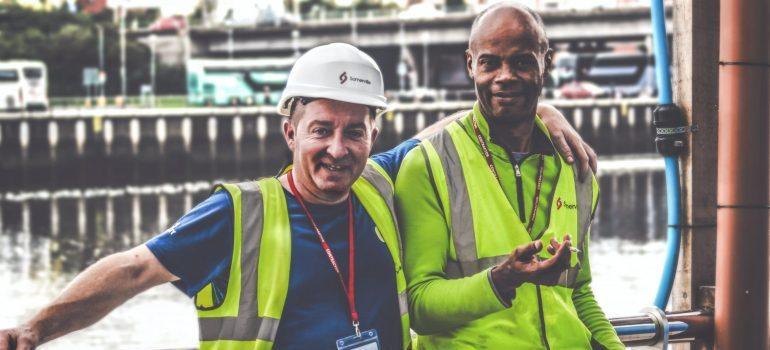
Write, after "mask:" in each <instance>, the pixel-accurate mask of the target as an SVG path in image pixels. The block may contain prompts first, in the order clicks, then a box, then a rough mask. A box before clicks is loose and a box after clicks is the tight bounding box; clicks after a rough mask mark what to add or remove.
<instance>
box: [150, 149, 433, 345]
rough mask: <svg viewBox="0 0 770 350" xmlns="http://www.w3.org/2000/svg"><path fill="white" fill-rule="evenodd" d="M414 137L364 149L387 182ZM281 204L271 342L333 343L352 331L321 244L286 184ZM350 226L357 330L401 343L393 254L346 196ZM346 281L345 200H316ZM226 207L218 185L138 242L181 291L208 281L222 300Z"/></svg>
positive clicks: (228, 224)
mask: <svg viewBox="0 0 770 350" xmlns="http://www.w3.org/2000/svg"><path fill="white" fill-rule="evenodd" d="M417 144H418V141H417V140H408V141H405V142H403V143H401V144H400V145H398V146H396V147H395V148H393V149H391V150H390V151H387V152H384V153H380V154H377V155H374V156H372V160H374V161H375V162H377V163H378V164H379V165H380V166H382V167H383V169H385V171H386V172H387V173H388V174H389V175H390V176H391V178H392V179H393V180H394V181H395V178H396V175H397V172H398V168H399V167H400V165H401V161H402V160H403V159H404V157H405V156H406V154H407V153H408V152H409V150H411V149H412V148H413V147H414V146H416V145H417ZM284 192H285V195H286V204H287V209H288V212H289V219H290V225H291V231H292V242H291V252H292V254H291V255H292V259H291V266H290V273H289V290H288V293H287V296H286V303H285V306H284V310H283V314H282V315H281V323H280V326H279V328H278V333H277V335H276V342H275V344H274V349H319V348H321V349H324V348H328V349H334V348H335V343H334V342H335V340H337V339H339V338H342V337H345V336H349V335H351V334H352V333H353V328H352V326H351V321H350V313H349V310H348V306H347V299H346V297H345V294H344V292H343V291H342V288H341V286H340V284H339V279H338V278H337V275H336V274H335V273H334V270H332V267H331V265H330V263H329V260H328V259H327V258H326V255H325V254H324V253H323V250H322V249H321V246H320V243H319V242H318V238H317V237H316V234H315V232H314V231H313V229H312V227H311V225H310V221H309V220H308V219H307V217H306V216H305V213H304V211H302V208H301V207H300V206H299V204H298V202H297V201H296V200H295V198H294V197H293V196H292V195H291V193H289V192H288V191H284ZM352 200H353V210H354V220H355V232H356V243H355V245H356V286H355V290H356V309H357V311H358V313H359V318H360V321H361V329H362V330H366V329H376V330H377V332H378V333H379V337H380V342H381V346H382V348H383V349H397V348H400V347H401V339H402V338H401V322H400V316H399V311H398V299H397V288H396V281H395V275H394V267H393V260H392V258H391V257H390V253H389V252H388V250H387V246H386V245H385V243H384V242H383V241H382V240H381V239H380V238H379V237H378V234H377V233H376V232H375V225H374V222H373V221H372V218H371V217H370V216H369V214H368V213H367V212H366V210H365V209H364V207H363V206H362V205H361V203H360V201H358V199H357V198H356V197H355V196H353V199H352ZM308 209H309V210H310V212H311V214H312V215H313V219H314V220H315V221H316V223H317V224H318V226H319V229H320V230H321V232H322V233H323V234H324V237H325V239H326V240H327V242H328V243H329V245H330V247H331V249H332V252H333V253H334V256H335V258H336V259H337V263H338V264H339V267H340V270H341V272H342V274H343V276H344V277H345V281H346V282H347V275H348V235H347V232H348V231H347V228H348V215H347V202H343V203H341V204H339V205H334V206H324V205H312V204H309V203H308ZM232 244H233V243H232V206H231V203H230V198H229V194H228V193H227V192H226V191H220V192H217V193H215V194H213V195H211V196H210V197H209V198H208V199H206V200H205V201H203V202H202V203H200V204H199V205H197V206H196V207H195V208H193V209H192V210H191V211H190V212H188V213H187V214H185V215H184V216H183V217H182V218H180V219H179V220H178V221H177V223H175V224H174V225H173V226H172V227H171V228H169V229H168V230H166V231H165V232H163V233H161V234H159V235H158V236H156V237H154V238H153V239H151V240H150V241H148V242H147V243H146V245H147V247H148V248H149V249H150V251H152V252H153V253H154V254H155V256H156V257H157V258H158V260H159V261H160V262H161V264H163V266H164V267H166V269H168V270H169V271H170V272H171V273H173V274H174V275H175V276H177V277H179V280H178V281H176V282H174V285H175V286H177V287H178V288H179V289H180V290H182V291H183V292H185V293H186V294H187V295H188V296H194V295H195V294H196V293H197V292H198V291H200V290H201V289H202V288H203V287H204V286H206V285H207V284H209V283H212V284H213V287H214V288H213V289H214V294H215V300H218V301H221V300H222V299H224V292H225V290H226V286H227V279H228V273H229V268H230V260H231V257H232Z"/></svg>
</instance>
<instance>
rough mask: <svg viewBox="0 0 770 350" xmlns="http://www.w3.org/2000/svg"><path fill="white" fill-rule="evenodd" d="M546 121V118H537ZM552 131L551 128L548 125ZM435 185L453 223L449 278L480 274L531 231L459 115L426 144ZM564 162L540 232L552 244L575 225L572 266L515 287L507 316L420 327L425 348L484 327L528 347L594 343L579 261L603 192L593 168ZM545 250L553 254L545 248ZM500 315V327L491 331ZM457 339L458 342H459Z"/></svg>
mask: <svg viewBox="0 0 770 350" xmlns="http://www.w3.org/2000/svg"><path fill="white" fill-rule="evenodd" d="M536 127H539V128H541V129H544V127H543V126H542V125H539V123H538V125H537V126H536ZM543 132H545V133H546V134H547V132H546V131H545V130H543ZM420 152H422V155H423V157H424V159H425V161H426V167H427V169H428V172H429V177H430V178H431V181H432V185H433V186H434V191H435V193H436V195H437V197H438V198H439V201H440V205H441V209H442V211H443V212H444V216H445V218H446V222H447V225H448V226H449V231H450V232H451V234H450V241H451V244H450V247H449V250H450V252H449V258H448V261H447V262H446V267H445V271H444V272H445V273H446V276H447V278H449V279H454V278H463V277H468V276H472V275H474V274H477V273H478V272H480V271H483V270H485V269H487V268H490V267H491V266H494V265H496V264H498V263H501V262H503V261H504V260H506V259H507V258H508V256H509V255H510V253H511V251H513V249H515V248H516V247H517V246H519V245H522V244H526V243H530V242H531V241H532V238H531V236H530V234H529V233H528V232H527V229H526V227H525V226H524V225H523V224H522V223H521V221H519V220H518V215H517V213H516V212H515V211H514V209H513V207H512V206H511V204H510V202H509V201H508V199H507V198H506V196H505V193H504V192H503V190H502V188H501V187H500V185H499V184H498V182H497V180H496V179H495V177H494V175H493V174H492V172H491V171H490V170H489V167H488V166H487V164H486V162H485V159H484V157H483V156H482V154H481V151H480V148H479V146H478V145H477V144H476V143H475V142H474V140H473V139H472V138H471V136H469V135H468V133H467V132H466V131H465V130H464V129H463V127H462V125H461V124H460V123H457V122H455V123H452V124H450V125H449V126H447V127H446V128H445V129H444V130H443V131H442V132H440V133H437V134H435V135H433V136H431V137H430V138H428V139H427V140H424V141H423V142H422V143H421V144H420ZM557 157H558V158H559V160H560V162H561V170H560V171H559V175H558V180H557V183H556V185H555V188H554V193H553V197H552V198H553V200H552V201H551V202H550V203H546V205H550V210H549V212H550V214H549V219H548V220H549V221H548V225H547V228H546V229H545V230H544V232H542V235H541V236H540V238H539V239H540V240H541V241H542V242H543V246H544V247H545V246H547V245H548V244H549V242H550V240H551V238H556V239H557V240H559V241H561V239H562V237H563V236H564V234H567V233H569V234H570V235H571V236H572V239H573V246H574V247H577V248H578V249H580V250H581V252H579V253H577V254H574V253H573V254H572V259H571V268H569V269H568V270H566V271H565V272H564V273H562V275H561V276H560V279H559V285H558V286H554V287H547V286H536V285H534V284H531V283H525V284H523V285H522V286H521V287H519V288H518V289H516V297H515V298H514V299H513V302H512V306H511V308H512V309H513V310H510V314H511V315H515V317H511V318H510V319H506V320H505V322H504V323H499V322H501V321H500V320H495V321H491V320H486V317H484V318H481V319H478V320H474V321H472V322H469V323H467V324H466V325H464V326H462V327H460V328H457V329H454V330H452V331H451V332H447V333H438V334H430V335H424V336H423V335H420V336H419V338H418V341H417V344H418V347H419V348H421V349H445V348H452V347H453V346H452V344H453V343H455V342H458V341H459V342H462V343H464V344H466V343H467V342H464V341H466V340H470V339H478V338H479V335H478V334H476V333H475V332H479V331H480V330H484V332H485V334H484V335H483V336H485V337H488V338H495V337H500V336H501V334H502V333H506V334H505V335H504V337H505V338H506V339H508V340H506V342H507V343H509V344H510V345H511V346H512V348H521V349H559V350H561V349H591V333H590V331H589V330H588V328H587V327H586V326H585V325H584V324H583V322H581V320H580V318H579V317H578V314H577V312H576V309H575V306H574V304H573V301H572V292H573V288H574V287H576V282H577V279H578V274H579V272H580V269H581V265H580V261H582V260H583V254H584V252H586V251H587V250H586V249H587V242H588V237H587V236H588V231H589V227H590V222H591V216H592V211H593V208H594V206H595V204H596V200H597V198H598V196H596V195H595V194H597V193H598V185H597V184H596V180H595V179H594V178H593V176H592V177H591V178H590V179H585V180H584V181H580V180H579V179H578V177H577V176H576V174H577V170H576V169H574V168H573V167H571V166H570V165H569V164H567V163H566V162H564V160H563V159H561V157H560V156H557ZM540 256H541V257H542V258H548V257H550V256H551V255H550V254H549V253H548V252H547V251H546V250H545V249H543V250H542V252H541V253H540ZM506 312H507V311H506ZM485 322H487V323H488V322H495V324H496V328H494V330H496V332H488V331H489V330H490V328H489V327H490V325H489V324H487V323H485ZM455 344H456V343H455Z"/></svg>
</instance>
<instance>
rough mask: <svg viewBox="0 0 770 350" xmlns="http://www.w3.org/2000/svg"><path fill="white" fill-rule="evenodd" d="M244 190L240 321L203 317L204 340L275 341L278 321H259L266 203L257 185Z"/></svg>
mask: <svg viewBox="0 0 770 350" xmlns="http://www.w3.org/2000/svg"><path fill="white" fill-rule="evenodd" d="M236 186H238V188H239V189H240V190H241V269H240V270H241V295H240V298H239V302H238V316H236V317H199V318H198V326H199V328H200V340H201V341H212V340H245V341H254V340H257V339H260V340H266V341H271V342H272V341H275V334H276V332H277V331H278V324H279V321H280V320H278V319H275V318H270V317H265V318H262V317H257V313H258V309H257V264H258V263H259V246H260V242H261V238H262V223H263V215H264V212H263V205H264V204H263V202H262V193H261V192H260V191H259V186H258V184H257V182H256V181H249V182H242V183H238V184H236Z"/></svg>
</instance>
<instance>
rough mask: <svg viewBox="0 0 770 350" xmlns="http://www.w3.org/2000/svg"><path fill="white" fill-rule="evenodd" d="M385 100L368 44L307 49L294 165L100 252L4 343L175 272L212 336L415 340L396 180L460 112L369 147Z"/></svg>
mask: <svg viewBox="0 0 770 350" xmlns="http://www.w3.org/2000/svg"><path fill="white" fill-rule="evenodd" d="M386 107H387V104H386V99H385V96H384V87H383V83H382V74H381V72H380V69H379V67H378V66H377V64H376V63H375V62H374V60H373V59H372V58H371V57H369V56H368V55H367V54H365V53H363V52H362V51H360V50H358V49H356V48H355V47H353V46H351V45H348V44H340V43H335V44H329V45H324V46H319V47H316V48H314V49H312V50H310V51H308V52H307V53H305V54H304V55H303V56H302V57H300V58H299V59H298V60H297V62H296V63H295V65H294V67H293V68H292V71H291V73H290V75H289V79H288V82H287V86H286V89H285V90H284V92H283V96H282V97H281V101H280V103H279V105H278V112H279V114H281V115H284V116H286V117H288V119H287V120H286V121H285V122H284V124H283V134H284V137H285V139H286V142H287V145H288V147H289V149H290V150H291V151H292V161H293V166H292V167H289V168H288V170H286V171H284V172H283V174H281V175H280V176H278V177H275V178H265V179H261V180H258V181H249V182H243V183H238V184H220V185H217V186H216V187H215V189H214V192H213V193H212V195H211V196H210V197H209V198H208V199H206V200H205V201H204V202H202V203H200V204H199V205H198V206H196V207H195V208H193V209H192V210H191V211H190V212H188V213H187V214H185V215H184V216H183V217H182V218H180V219H179V220H178V221H177V222H176V223H175V224H174V225H173V226H172V227H171V228H169V229H168V230H167V231H165V232H163V233H161V234H159V235H158V236H156V237H155V238H153V239H152V240H150V241H148V242H147V243H145V244H143V245H140V246H138V247H136V248H133V249H131V250H128V251H126V252H122V253H118V254H114V255H111V256H108V257H106V258H104V259H102V260H100V261H99V262H97V263H96V264H94V265H93V266H91V267H89V268H88V269H87V270H86V271H84V272H83V273H81V274H80V275H79V276H78V277H77V278H76V279H75V281H74V282H73V283H72V284H71V285H70V286H68V287H67V289H65V290H64V292H63V293H62V295H61V296H59V297H58V298H57V299H56V300H54V302H53V303H51V304H50V305H48V306H47V307H45V308H44V309H43V310H41V311H40V312H39V313H38V314H37V315H35V316H34V317H33V318H32V319H31V320H30V321H28V322H26V323H24V324H23V325H22V326H20V327H18V328H14V329H9V330H4V331H0V350H5V349H32V348H34V347H35V346H36V345H38V344H42V343H44V342H46V341H49V340H51V339H54V338H57V337H59V336H62V335H64V334H67V333H69V332H72V331H75V330H78V329H81V328H84V327H86V326H88V325H90V324H92V323H94V322H96V321H97V320H99V319H100V318H101V317H103V316H105V315H106V314H107V313H109V312H110V311H111V310H112V309H114V308H115V307H117V306H118V305H120V304H122V303H123V302H125V301H126V300H128V299H129V298H131V297H133V296H134V295H136V294H138V293H140V292H142V291H144V290H146V289H148V288H150V287H153V286H155V285H158V284H162V283H165V282H172V283H174V285H175V286H177V287H178V288H179V289H180V290H182V291H183V292H185V293H186V294H187V295H189V296H191V297H194V298H195V306H196V308H197V312H198V323H199V327H200V348H201V349H271V348H274V349H360V348H363V349H378V348H379V349H399V348H401V349H406V348H408V347H409V345H410V344H409V343H410V337H409V316H408V312H407V310H408V307H407V305H406V302H407V298H406V292H405V290H406V283H405V280H404V273H403V267H402V265H401V242H400V236H399V234H398V229H397V225H396V218H395V217H394V213H395V210H394V208H393V197H392V196H393V180H394V179H395V177H396V173H397V171H398V168H399V166H400V162H401V160H402V159H403V157H404V156H405V155H406V153H407V152H408V151H409V150H410V149H411V148H412V147H414V146H416V145H417V144H418V142H419V139H421V138H424V137H425V136H427V135H429V134H430V133H431V132H432V131H433V130H440V129H441V128H442V127H443V126H444V125H445V124H447V123H448V122H449V121H451V119H450V118H447V119H445V120H443V121H440V122H438V123H437V124H435V125H433V126H431V127H429V128H427V129H426V130H423V131H422V132H421V133H420V134H418V135H416V136H415V138H413V139H411V140H408V141H405V142H404V143H402V144H401V145H399V146H397V147H396V148H394V149H392V150H390V151H388V152H385V153H382V154H378V155H375V156H373V157H371V158H369V154H370V152H371V150H372V145H373V143H374V141H375V139H376V137H377V133H378V130H377V128H376V127H375V123H374V119H375V116H376V115H377V114H378V112H379V111H381V110H382V109H384V108H386ZM543 112H544V113H543V114H545V116H546V119H548V120H551V121H552V124H549V127H553V128H554V129H557V130H561V131H570V129H568V124H566V122H565V121H564V120H563V118H561V115H560V114H558V112H554V110H553V109H552V108H548V107H544V109H543ZM565 147H566V146H565ZM574 147H582V144H580V142H579V140H577V141H575V143H574Z"/></svg>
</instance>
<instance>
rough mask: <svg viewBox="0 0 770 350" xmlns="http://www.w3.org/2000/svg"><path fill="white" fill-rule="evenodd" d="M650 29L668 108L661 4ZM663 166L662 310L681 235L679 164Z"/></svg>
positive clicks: (655, 3) (656, 1)
mask: <svg viewBox="0 0 770 350" xmlns="http://www.w3.org/2000/svg"><path fill="white" fill-rule="evenodd" d="M650 13H651V16H652V27H653V43H654V45H653V46H654V50H655V77H656V78H657V84H658V97H659V103H660V104H661V105H666V104H671V103H672V102H673V100H672V97H671V73H670V71H669V64H670V63H669V59H668V47H667V41H668V39H667V37H666V16H665V11H664V7H663V0H652V4H651V7H650ZM664 159H665V162H666V204H667V206H668V233H667V238H666V240H667V243H666V244H667V247H666V262H665V265H664V266H663V276H661V279H660V285H659V286H658V293H657V295H656V297H655V306H657V307H658V308H659V309H661V310H665V309H666V306H667V305H668V298H669V296H670V295H671V289H672V287H673V285H674V276H675V275H676V267H677V263H678V260H679V246H680V244H681V238H682V231H681V228H680V226H679V222H680V219H679V216H680V188H679V161H678V159H677V157H675V156H666V157H664Z"/></svg>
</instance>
